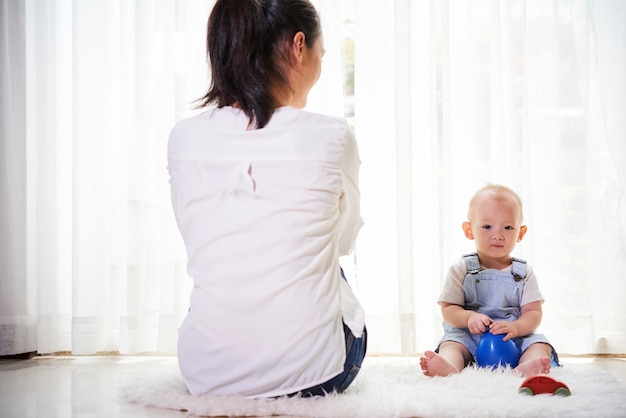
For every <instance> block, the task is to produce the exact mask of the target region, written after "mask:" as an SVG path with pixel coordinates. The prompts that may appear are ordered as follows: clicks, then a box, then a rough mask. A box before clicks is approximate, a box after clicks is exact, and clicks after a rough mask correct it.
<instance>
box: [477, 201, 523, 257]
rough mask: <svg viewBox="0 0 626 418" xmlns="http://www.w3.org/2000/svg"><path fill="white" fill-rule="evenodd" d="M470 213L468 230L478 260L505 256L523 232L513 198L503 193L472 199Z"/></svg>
mask: <svg viewBox="0 0 626 418" xmlns="http://www.w3.org/2000/svg"><path fill="white" fill-rule="evenodd" d="M470 214H471V218H470V220H469V221H470V224H471V232H472V235H473V239H474V240H475V241H476V250H477V251H478V254H479V257H480V258H481V260H482V259H484V258H490V259H494V260H506V259H508V258H509V257H510V254H511V252H512V251H513V249H514V248H515V245H516V244H517V242H518V241H520V240H521V239H522V237H523V236H524V232H525V227H523V228H522V226H521V219H522V216H521V213H520V208H519V207H518V205H517V204H516V202H515V200H513V199H512V198H510V197H509V196H506V195H490V196H485V197H482V198H480V199H478V200H477V201H476V202H475V204H474V207H473V208H472V210H471V212H470ZM468 238H469V237H468Z"/></svg>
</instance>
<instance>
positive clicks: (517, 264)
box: [511, 257, 526, 282]
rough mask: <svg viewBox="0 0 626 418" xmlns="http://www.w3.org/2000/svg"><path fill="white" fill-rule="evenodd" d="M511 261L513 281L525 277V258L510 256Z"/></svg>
mask: <svg viewBox="0 0 626 418" xmlns="http://www.w3.org/2000/svg"><path fill="white" fill-rule="evenodd" d="M511 261H512V265H511V273H513V278H514V279H515V281H516V282H519V281H520V280H524V277H526V260H521V259H519V258H515V257H512V258H511Z"/></svg>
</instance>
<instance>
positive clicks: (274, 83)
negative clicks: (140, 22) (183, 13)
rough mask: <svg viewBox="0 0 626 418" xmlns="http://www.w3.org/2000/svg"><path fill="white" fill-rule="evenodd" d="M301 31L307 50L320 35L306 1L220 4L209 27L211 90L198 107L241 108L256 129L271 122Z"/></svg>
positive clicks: (228, 0) (244, 0)
mask: <svg viewBox="0 0 626 418" xmlns="http://www.w3.org/2000/svg"><path fill="white" fill-rule="evenodd" d="M298 32H303V33H304V36H305V41H306V44H307V46H308V47H312V46H313V44H314V43H315V41H316V40H317V38H318V37H319V36H320V34H321V27H320V21H319V16H318V14H317V11H316V10H315V8H314V7H313V5H312V4H311V3H310V2H309V1H308V0H217V2H216V3H215V6H213V10H212V11H211V14H210V16H209V21H208V24H207V55H208V57H209V61H210V67H211V86H210V87H209V90H208V91H207V93H206V94H205V95H204V96H203V97H202V98H201V99H200V100H199V102H200V104H199V106H198V107H205V106H208V105H210V104H216V105H217V107H224V106H231V105H233V104H235V103H236V104H237V105H238V106H239V107H240V108H241V109H242V110H243V112H244V113H245V114H246V115H247V116H248V118H249V119H250V123H251V124H252V125H254V126H255V127H256V128H263V127H264V126H265V125H266V124H267V123H268V122H269V120H270V119H271V117H272V114H273V113H274V110H275V109H276V107H277V103H276V102H275V100H274V97H273V95H272V92H276V91H284V90H285V89H289V88H290V87H289V80H288V79H287V69H288V67H289V66H290V65H291V62H290V58H289V50H288V48H289V46H290V45H291V40H292V39H293V37H294V36H295V34H296V33H298Z"/></svg>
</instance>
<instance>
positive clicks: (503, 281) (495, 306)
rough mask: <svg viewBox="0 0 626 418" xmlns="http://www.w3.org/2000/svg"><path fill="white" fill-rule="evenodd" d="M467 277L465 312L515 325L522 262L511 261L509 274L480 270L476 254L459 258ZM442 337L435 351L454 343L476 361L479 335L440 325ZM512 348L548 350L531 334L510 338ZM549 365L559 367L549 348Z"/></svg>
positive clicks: (540, 338)
mask: <svg viewBox="0 0 626 418" xmlns="http://www.w3.org/2000/svg"><path fill="white" fill-rule="evenodd" d="M463 258H464V260H465V266H466V268H467V274H466V276H465V279H464V281H463V292H464V294H465V309H468V310H472V311H475V312H479V313H482V314H485V315H487V316H489V317H490V318H491V319H493V320H494V321H496V322H497V321H515V320H516V319H518V318H519V317H520V315H521V305H522V294H523V292H524V277H526V261H524V260H520V259H517V258H512V265H511V271H510V272H506V271H500V270H495V269H486V270H481V268H480V261H479V259H478V254H477V253H472V254H466V255H464V256H463ZM443 330H444V335H443V337H442V338H441V340H440V341H439V344H438V345H437V349H436V350H435V351H437V352H438V351H439V346H440V345H441V343H443V342H444V341H456V342H458V343H461V344H463V345H464V346H466V347H467V349H468V350H469V352H470V353H471V354H472V356H473V357H474V358H476V348H477V347H478V342H479V341H480V338H481V337H482V334H472V333H471V332H470V331H469V329H468V328H454V327H452V326H450V325H449V324H447V323H446V322H444V323H443ZM513 341H514V342H515V345H517V348H518V349H519V350H520V354H523V353H524V351H526V349H527V348H528V347H529V346H530V345H531V344H534V343H539V342H541V343H546V344H548V345H550V346H552V345H551V344H550V343H549V341H548V339H547V338H546V337H545V336H544V335H542V334H535V333H532V334H530V335H527V336H525V337H517V338H513ZM550 360H551V364H552V365H553V366H559V358H558V355H557V353H556V351H555V350H554V347H553V348H552V355H551V358H550Z"/></svg>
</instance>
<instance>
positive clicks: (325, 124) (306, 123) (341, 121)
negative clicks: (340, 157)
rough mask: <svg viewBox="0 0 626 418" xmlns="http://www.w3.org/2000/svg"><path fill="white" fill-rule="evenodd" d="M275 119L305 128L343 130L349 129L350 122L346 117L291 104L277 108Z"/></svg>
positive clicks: (278, 121) (281, 122)
mask: <svg viewBox="0 0 626 418" xmlns="http://www.w3.org/2000/svg"><path fill="white" fill-rule="evenodd" d="M273 119H275V120H276V122H277V123H280V124H294V125H300V126H301V127H303V128H305V129H313V130H322V129H327V130H337V131H341V132H345V131H347V130H348V122H347V121H346V119H345V118H342V117H340V116H334V115H327V114H323V113H317V112H312V111H309V110H302V109H296V108H293V107H290V106H287V107H282V108H279V109H277V111H276V112H275V114H274V116H273Z"/></svg>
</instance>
